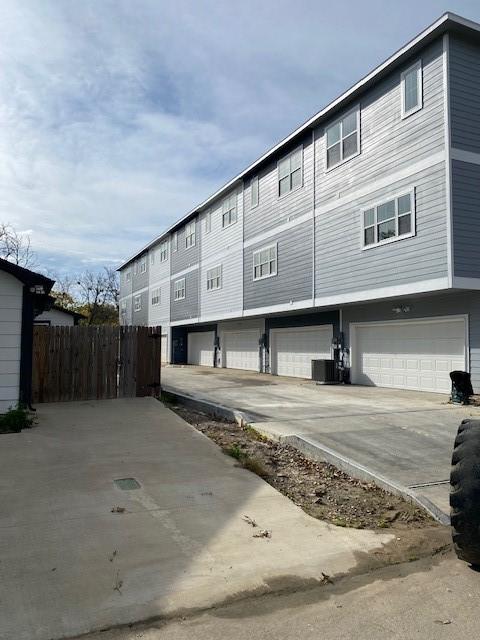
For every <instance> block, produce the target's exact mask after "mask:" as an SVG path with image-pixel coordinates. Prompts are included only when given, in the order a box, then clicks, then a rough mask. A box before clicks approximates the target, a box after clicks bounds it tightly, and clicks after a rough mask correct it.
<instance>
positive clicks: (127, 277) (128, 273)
mask: <svg viewBox="0 0 480 640" xmlns="http://www.w3.org/2000/svg"><path fill="white" fill-rule="evenodd" d="M131 279H132V272H131V270H130V269H127V270H126V271H125V282H130V280H131Z"/></svg>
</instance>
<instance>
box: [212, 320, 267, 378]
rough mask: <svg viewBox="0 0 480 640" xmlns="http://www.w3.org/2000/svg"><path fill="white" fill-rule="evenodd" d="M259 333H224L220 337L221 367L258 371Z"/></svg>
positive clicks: (254, 331) (256, 331)
mask: <svg viewBox="0 0 480 640" xmlns="http://www.w3.org/2000/svg"><path fill="white" fill-rule="evenodd" d="M259 340H260V331H258V330H257V329H255V330H253V331H226V332H225V333H223V335H222V344H221V347H222V354H223V366H224V367H227V369H246V370H247V371H259V355H258V354H259V344H258V342H259Z"/></svg>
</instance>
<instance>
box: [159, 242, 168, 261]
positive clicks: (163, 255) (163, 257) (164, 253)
mask: <svg viewBox="0 0 480 640" xmlns="http://www.w3.org/2000/svg"><path fill="white" fill-rule="evenodd" d="M167 260H168V241H167V240H165V242H162V244H161V245H160V262H166V261H167Z"/></svg>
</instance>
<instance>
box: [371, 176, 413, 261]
mask: <svg viewBox="0 0 480 640" xmlns="http://www.w3.org/2000/svg"><path fill="white" fill-rule="evenodd" d="M407 195H410V206H411V209H410V231H409V232H408V233H402V235H398V218H399V216H398V200H399V198H401V197H402V196H407ZM392 200H393V201H394V202H395V235H394V236H392V237H391V238H385V239H384V240H376V241H375V242H372V243H371V244H365V229H366V228H370V227H371V226H373V228H374V229H375V238H377V237H378V235H377V234H378V228H377V227H378V224H379V222H378V219H377V210H378V207H381V206H382V205H383V204H387V202H391V201H392ZM370 209H373V210H374V216H375V218H374V223H373V225H367V227H365V212H366V211H369V210H370ZM360 215H361V224H360V227H361V229H360V231H361V237H360V242H361V247H362V251H368V250H369V249H375V247H381V246H383V245H385V244H391V243H392V242H398V241H399V240H406V239H407V238H413V237H415V236H416V235H417V215H416V203H415V187H406V188H405V189H402V190H400V191H397V192H395V193H394V194H392V195H391V196H389V197H388V198H382V199H381V200H377V201H376V202H373V203H371V204H368V205H367V206H364V207H362V209H361V212H360ZM404 215H406V214H404ZM400 217H401V216H400ZM384 222H385V221H384Z"/></svg>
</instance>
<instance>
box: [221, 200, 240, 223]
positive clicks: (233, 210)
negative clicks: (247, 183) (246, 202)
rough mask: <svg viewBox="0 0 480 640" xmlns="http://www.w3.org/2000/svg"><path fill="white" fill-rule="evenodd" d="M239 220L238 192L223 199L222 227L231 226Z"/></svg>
mask: <svg viewBox="0 0 480 640" xmlns="http://www.w3.org/2000/svg"><path fill="white" fill-rule="evenodd" d="M236 221H237V194H236V193H232V195H231V196H229V197H228V198H226V199H225V200H224V201H223V205H222V227H229V226H230V225H231V224H234V223H235V222H236Z"/></svg>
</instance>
